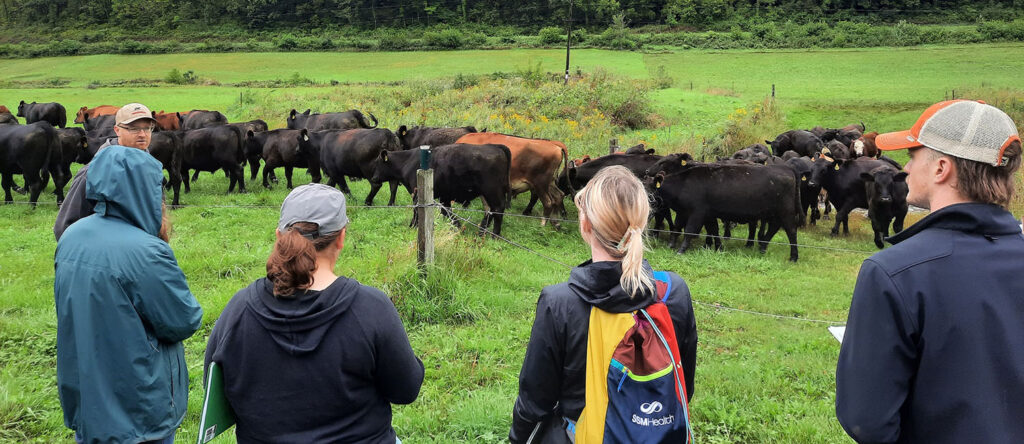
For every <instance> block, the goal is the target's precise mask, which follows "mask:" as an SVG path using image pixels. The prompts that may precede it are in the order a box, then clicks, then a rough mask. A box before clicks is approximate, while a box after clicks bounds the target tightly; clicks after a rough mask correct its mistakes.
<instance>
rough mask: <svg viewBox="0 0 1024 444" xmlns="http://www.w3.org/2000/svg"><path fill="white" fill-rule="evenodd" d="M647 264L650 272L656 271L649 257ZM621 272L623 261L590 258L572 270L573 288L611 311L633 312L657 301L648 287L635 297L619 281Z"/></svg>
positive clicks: (585, 298) (576, 292)
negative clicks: (593, 259) (647, 289)
mask: <svg viewBox="0 0 1024 444" xmlns="http://www.w3.org/2000/svg"><path fill="white" fill-rule="evenodd" d="M643 267H644V269H645V270H647V272H648V273H650V272H652V270H651V265H650V264H649V263H647V261H646V260H644V265H643ZM621 276H622V263H621V262H614V261H609V262H593V261H592V260H591V261H586V262H584V263H582V264H580V265H579V266H577V267H576V268H573V269H572V271H571V272H570V273H569V291H571V292H573V294H575V295H576V296H577V297H579V298H580V299H583V300H584V301H585V302H586V303H588V304H590V305H593V306H595V307H597V308H600V309H602V310H604V311H607V312H609V313H629V312H632V311H636V310H639V309H641V308H645V307H647V306H648V305H651V303H653V302H654V295H653V294H650V293H649V292H646V291H640V292H637V295H636V297H635V298H631V297H630V296H629V294H628V293H626V290H625V289H623V288H622V285H621V284H620V283H619V278H620V277H621Z"/></svg>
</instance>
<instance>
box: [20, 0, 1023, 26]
mask: <svg viewBox="0 0 1024 444" xmlns="http://www.w3.org/2000/svg"><path fill="white" fill-rule="evenodd" d="M570 5H571V6H570ZM570 7H571V8H572V23H573V26H575V27H585V28H591V29H594V28H602V29H603V28H604V27H607V26H608V24H609V23H611V22H612V20H613V18H614V17H616V16H618V17H620V20H623V21H625V22H626V23H627V24H629V25H630V26H634V27H635V26H643V25H668V26H681V27H687V28H693V29H702V28H706V27H708V26H711V25H713V24H715V23H718V22H722V21H727V20H735V19H737V18H744V19H751V20H756V19H761V18H762V17H763V18H764V19H766V20H776V21H779V20H782V21H785V20H794V19H795V20H797V21H803V22H806V21H813V20H829V19H831V18H839V19H846V20H848V19H853V18H856V17H868V16H870V17H883V18H886V17H888V18H889V19H891V20H892V21H896V20H898V19H900V18H910V19H913V18H914V17H929V18H931V19H932V20H934V19H936V18H937V17H938V18H939V20H941V17H947V18H950V17H952V16H953V15H955V16H956V17H955V19H958V20H963V19H965V18H971V17H972V16H973V19H977V18H979V17H984V16H986V15H989V17H984V18H988V19H1005V18H1006V17H1007V15H1006V13H1007V11H1019V10H1021V9H1022V8H1024V0H986V1H980V2H962V1H959V0H519V1H516V2H506V1H498V0H310V1H300V0H0V24H2V26H3V27H4V28H7V29H12V28H14V29H16V28H18V27H26V26H27V27H37V28H41V27H55V26H56V27H77V26H88V25H109V26H117V27H124V28H127V29H147V28H148V29H159V30H162V29H176V28H180V27H188V26H193V27H204V26H219V25H228V26H233V27H238V28H243V29H255V30H264V29H267V30H271V29H283V28H304V29H315V28H324V27H354V28H359V29H373V28H378V27H389V28H409V27H430V26H435V25H439V24H443V25H456V26H460V25H482V26H511V27H515V28H519V29H523V28H526V29H539V28H542V27H547V26H565V25H566V24H567V22H568V18H569V9H570ZM996 14H1000V15H1002V17H998V16H992V15H996ZM1012 16H1017V14H1016V13H1013V14H1012Z"/></svg>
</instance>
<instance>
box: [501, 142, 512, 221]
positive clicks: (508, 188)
mask: <svg viewBox="0 0 1024 444" xmlns="http://www.w3.org/2000/svg"><path fill="white" fill-rule="evenodd" d="M498 146H500V147H501V150H502V152H503V153H505V165H507V167H506V168H505V173H506V174H505V176H506V177H508V179H509V180H507V181H505V210H503V211H506V210H508V209H509V207H511V206H512V182H511V181H512V151H511V150H509V149H508V146H505V145H498Z"/></svg>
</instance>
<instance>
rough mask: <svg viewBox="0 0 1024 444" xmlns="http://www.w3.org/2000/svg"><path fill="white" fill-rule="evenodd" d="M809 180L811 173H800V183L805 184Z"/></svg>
mask: <svg viewBox="0 0 1024 444" xmlns="http://www.w3.org/2000/svg"><path fill="white" fill-rule="evenodd" d="M810 179H811V173H800V181H801V182H807V181H808V180H810Z"/></svg>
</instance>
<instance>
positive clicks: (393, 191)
mask: <svg viewBox="0 0 1024 444" xmlns="http://www.w3.org/2000/svg"><path fill="white" fill-rule="evenodd" d="M388 186H390V187H391V198H390V199H388V206H389V207H393V206H395V197H396V196H397V195H398V181H397V180H392V181H391V182H388Z"/></svg>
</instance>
